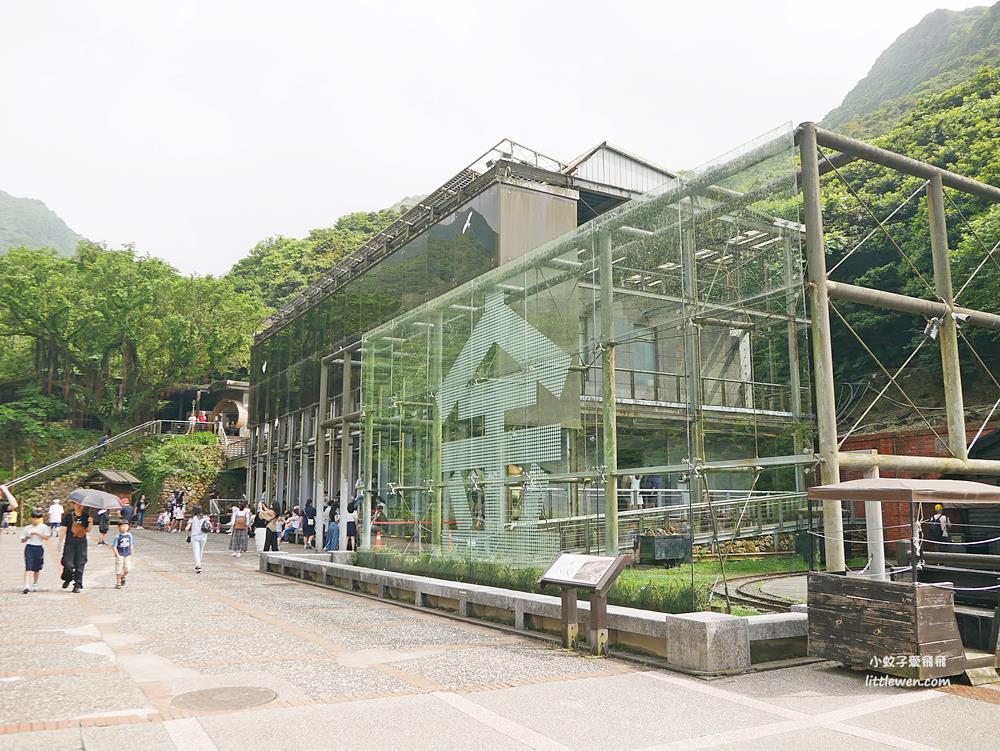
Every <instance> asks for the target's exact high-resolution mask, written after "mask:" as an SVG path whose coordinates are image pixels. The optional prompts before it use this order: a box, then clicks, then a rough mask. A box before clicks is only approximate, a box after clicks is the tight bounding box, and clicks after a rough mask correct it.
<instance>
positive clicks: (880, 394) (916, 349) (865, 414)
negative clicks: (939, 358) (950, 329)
mask: <svg viewBox="0 0 1000 751" xmlns="http://www.w3.org/2000/svg"><path fill="white" fill-rule="evenodd" d="M926 343H927V337H926V336H925V337H924V338H923V339H921V340H920V344H918V345H917V346H916V347H914V348H913V351H912V352H911V353H910V356H909V357H907V358H906V362H904V363H903V364H902V365H900V366H899V368H897V369H896V372H895V374H894V376H893V380H894V379H895V377H896V376H898V375H899V374H900V373H902V372H903V369H904V368H905V367H906V366H907V365H909V364H910V362H911V361H912V360H913V358H914V357H916V356H917V352H919V351H920V348H921V347H923V346H924V345H925V344H926ZM893 380H890V381H889V382H888V383H887V384H885V386H883V387H882V390H881V391H879V392H878V394H876V396H875V398H874V399H872V403H871V404H869V405H868V408H867V409H866V410H865V411H864V412H862V413H861V417H859V418H858V419H857V421H856V422H855V423H854V424H853V425H852V426H851V429H850V430H848V431H847V432H846V433H845V434H844V437H843V438H841V439H840V443H838V444H837V448H838V449H840V448H842V447H843V445H844V442H845V441H846V440H847V439H848V438H850V437H851V434H852V433H853V432H854V431H855V430H857V429H858V426H859V425H861V423H862V422H863V421H864V419H865V418H866V417H868V413H869V412H871V411H872V409H874V407H875V405H876V404H877V403H878V400H879V399H881V398H882V397H883V396H885V392H886V391H888V390H889V387H890V386H891V385H892V384H893Z"/></svg>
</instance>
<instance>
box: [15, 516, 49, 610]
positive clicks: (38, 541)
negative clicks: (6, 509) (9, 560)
mask: <svg viewBox="0 0 1000 751" xmlns="http://www.w3.org/2000/svg"><path fill="white" fill-rule="evenodd" d="M42 516H43V514H42V510H41V509H40V508H36V509H34V510H33V511H32V512H31V524H29V525H28V526H26V527H25V528H24V532H23V533H22V534H21V542H23V543H24V589H23V590H21V593H22V594H28V592H37V591H38V576H39V574H41V573H42V566H43V565H45V541H46V540H48V539H49V537H51V534H52V533H51V532H50V531H49V528H48V526H47V525H46V524H45V522H43V521H42Z"/></svg>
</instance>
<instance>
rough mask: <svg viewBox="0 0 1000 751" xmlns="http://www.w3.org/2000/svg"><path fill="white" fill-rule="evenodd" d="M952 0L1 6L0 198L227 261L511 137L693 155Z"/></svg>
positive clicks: (832, 80) (707, 152)
mask: <svg viewBox="0 0 1000 751" xmlns="http://www.w3.org/2000/svg"><path fill="white" fill-rule="evenodd" d="M973 4H974V3H969V2H949V1H948V0H891V1H890V0H879V1H878V2H872V0H864V1H860V0H840V1H839V2H837V3H836V4H833V5H831V4H829V3H819V2H808V1H803V0H799V2H745V1H743V2H738V1H733V2H711V1H706V2H696V3H683V4H682V3H675V2H652V1H651V2H646V3H642V2H624V1H623V0H601V1H600V2H593V1H592V0H574V1H573V2H546V1H545V0H532V1H531V2H516V1H511V0H503V1H502V2H493V1H483V0H480V1H478V2H473V1H472V0H460V1H458V2H439V1H436V0H430V2H427V3H413V2H363V3H351V4H350V5H348V4H346V3H344V4H342V3H339V2H331V1H328V0H323V1H316V2H304V1H297V0H284V1H283V2H275V1H274V0H264V1H260V0H238V1H237V0H228V1H226V2H222V1H221V0H219V1H217V2H211V1H210V0H170V2H156V3H154V2H135V0H61V1H59V0H0V70H3V71H4V75H3V79H2V80H3V85H2V87H0V190H5V191H7V192H8V193H12V194H14V195H18V196H27V197H32V198H39V199H41V200H43V201H45V202H46V203H47V204H48V205H49V207H50V208H52V209H53V210H55V211H56V212H57V213H58V214H59V215H60V216H61V217H62V218H63V219H64V220H65V221H66V222H67V223H68V224H69V225H70V227H72V228H73V229H75V230H76V231H77V232H79V233H81V234H83V235H85V236H86V237H88V238H90V239H93V240H98V241H103V242H106V243H108V244H109V245H111V246H119V245H121V244H123V243H134V244H135V245H136V247H137V248H138V249H140V250H141V251H144V252H149V253H151V254H153V255H157V256H160V257H162V258H165V259H167V260H168V261H170V262H171V263H173V264H174V265H175V266H177V267H178V268H179V269H181V270H183V271H185V272H191V273H216V274H217V273H224V272H225V271H226V270H228V268H229V267H230V266H231V265H232V264H233V262H235V261H236V260H238V259H239V258H240V257H241V256H243V255H245V254H246V253H247V251H248V250H249V249H250V248H251V247H252V246H253V245H254V244H255V243H256V242H258V241H259V240H261V239H263V238H265V237H267V236H270V235H277V234H283V235H289V236H301V235H303V234H305V233H306V232H308V230H309V229H310V228H313V227H325V226H329V225H331V224H332V223H333V222H334V221H335V220H336V218H337V217H338V216H340V215H341V214H344V213H347V212H350V211H357V210H369V209H378V208H382V207H385V206H389V205H391V204H393V203H395V202H396V201H398V200H399V199H400V198H402V197H404V196H408V195H412V194H414V193H427V192H430V191H431V190H432V189H434V188H436V187H437V186H438V185H439V184H441V183H442V182H443V181H444V180H446V179H447V178H448V177H450V176H451V175H453V174H454V173H455V172H457V171H458V170H459V169H460V168H462V167H463V166H465V165H466V164H467V163H469V162H470V161H472V160H473V159H474V158H475V157H476V156H478V155H479V154H480V153H482V152H483V151H485V150H486V149H487V148H488V147H489V146H491V145H492V144H493V143H495V142H496V141H498V140H500V139H501V138H505V137H507V138H512V139H514V140H516V141H519V142H521V143H523V144H526V145H528V146H531V147H533V148H535V149H538V150H539V151H541V152H543V153H547V154H550V155H551V156H553V157H555V158H557V159H560V160H562V161H569V160H570V159H571V158H573V157H574V156H576V155H578V154H579V153H580V152H582V151H584V150H585V149H586V148H588V147H589V146H591V145H593V144H595V143H598V142H600V141H603V140H608V141H611V142H612V143H615V144H617V145H619V146H622V147H624V148H626V149H629V150H631V151H634V152H637V153H639V154H641V155H643V156H645V157H647V158H649V159H651V160H653V161H655V162H658V163H660V164H662V165H664V166H666V167H670V168H674V169H682V168H689V167H693V166H696V165H698V164H700V163H701V162H704V161H706V160H707V159H709V158H711V157H713V156H715V155H716V154H719V153H721V152H724V151H728V150H729V149H730V148H732V147H734V146H737V145H739V144H740V143H742V142H744V141H746V140H749V139H750V138H752V137H754V136H756V135H758V134H760V133H761V132H763V131H765V130H768V129H770V128H772V127H775V126H777V125H780V124H781V123H784V122H788V121H793V122H800V121H803V120H819V119H820V118H822V116H823V115H824V114H825V113H826V112H827V111H828V110H830V109H832V108H833V107H835V106H836V105H837V104H839V103H840V101H841V99H842V98H843V96H844V94H846V93H847V91H848V90H849V89H850V88H851V86H853V84H854V83H855V82H856V81H857V80H858V79H860V78H861V77H862V76H864V74H865V73H866V72H867V71H868V69H869V68H870V67H871V65H872V63H873V62H874V60H875V58H876V56H877V55H878V54H879V53H880V52H881V51H882V50H883V49H885V47H887V46H888V45H889V44H890V43H891V42H892V41H893V40H894V39H895V38H896V37H897V36H898V35H899V34H901V33H902V32H903V31H905V30H906V29H907V28H909V27H910V26H912V25H914V24H915V23H917V22H918V21H919V20H920V19H921V18H922V17H923V16H924V15H925V14H926V13H928V12H930V11H931V10H933V9H935V8H938V7H948V8H954V9H959V8H963V7H969V6H971V5H973Z"/></svg>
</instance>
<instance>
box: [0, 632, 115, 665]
mask: <svg viewBox="0 0 1000 751" xmlns="http://www.w3.org/2000/svg"><path fill="white" fill-rule="evenodd" d="M93 645H98V647H99V650H98V653H97V654H95V653H93V652H88V651H87V649H83V650H80V649H76V647H77V646H82V647H85V648H87V647H92V646H93ZM106 652H107V645H106V644H105V643H104V641H103V640H98V641H95V640H91V641H90V642H86V643H83V644H79V645H70V644H48V645H45V646H43V647H39V646H33V645H25V644H4V645H2V648H0V673H22V672H23V673H31V672H35V671H38V670H56V669H66V668H94V667H107V666H109V665H112V664H113V660H110V659H108V655H107V654H106Z"/></svg>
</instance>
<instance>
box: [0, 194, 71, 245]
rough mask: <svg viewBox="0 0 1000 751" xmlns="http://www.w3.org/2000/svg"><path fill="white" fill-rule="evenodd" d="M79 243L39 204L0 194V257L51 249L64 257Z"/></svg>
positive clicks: (46, 207) (67, 228)
mask: <svg viewBox="0 0 1000 751" xmlns="http://www.w3.org/2000/svg"><path fill="white" fill-rule="evenodd" d="M82 239H83V238H82V237H80V235H78V234H76V232H74V231H73V230H71V229H70V228H69V227H67V226H66V222H64V221H63V220H62V219H60V218H59V216H58V215H57V214H56V213H55V212H54V211H52V209H50V208H49V207H48V206H46V205H45V204H44V203H42V202H41V201H39V200H37V199H35V198H18V197H16V196H12V195H10V194H9V193H4V192H3V191H2V190H0V253H6V252H7V251H8V250H10V249H11V248H22V247H23V248H54V249H55V250H58V251H59V252H60V253H61V254H62V255H65V256H68V255H72V254H73V251H75V250H76V244H77V243H78V242H80V240H82Z"/></svg>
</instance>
